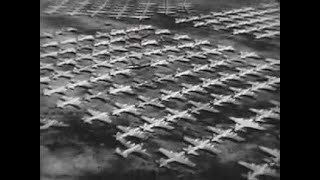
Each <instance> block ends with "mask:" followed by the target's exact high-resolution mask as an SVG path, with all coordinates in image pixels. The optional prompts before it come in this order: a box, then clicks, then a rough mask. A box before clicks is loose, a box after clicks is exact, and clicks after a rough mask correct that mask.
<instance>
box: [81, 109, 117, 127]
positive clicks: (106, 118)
mask: <svg viewBox="0 0 320 180" xmlns="http://www.w3.org/2000/svg"><path fill="white" fill-rule="evenodd" d="M88 113H89V114H90V115H91V116H88V117H84V118H83V121H84V122H85V123H88V124H92V121H94V120H97V121H102V122H105V123H108V124H110V123H112V120H111V119H110V115H109V113H108V112H100V111H95V110H92V109H88Z"/></svg>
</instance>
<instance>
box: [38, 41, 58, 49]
mask: <svg viewBox="0 0 320 180" xmlns="http://www.w3.org/2000/svg"><path fill="white" fill-rule="evenodd" d="M40 47H42V48H49V47H59V42H56V41H52V42H48V43H46V44H42V45H40Z"/></svg>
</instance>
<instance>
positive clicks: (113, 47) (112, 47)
mask: <svg viewBox="0 0 320 180" xmlns="http://www.w3.org/2000/svg"><path fill="white" fill-rule="evenodd" d="M109 51H110V52H115V51H119V52H123V53H124V52H128V49H126V48H125V47H123V46H116V45H110V46H109Z"/></svg>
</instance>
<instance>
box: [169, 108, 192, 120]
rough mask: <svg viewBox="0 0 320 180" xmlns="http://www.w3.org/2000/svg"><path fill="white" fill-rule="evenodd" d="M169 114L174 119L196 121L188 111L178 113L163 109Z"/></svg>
mask: <svg viewBox="0 0 320 180" xmlns="http://www.w3.org/2000/svg"><path fill="white" fill-rule="evenodd" d="M165 110H166V111H167V112H168V113H169V114H171V115H173V117H174V119H186V120H190V121H197V119H196V118H195V117H193V115H192V114H191V113H190V111H188V110H185V111H178V110H174V109H170V108H166V109H165Z"/></svg>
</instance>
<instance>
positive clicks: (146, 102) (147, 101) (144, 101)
mask: <svg viewBox="0 0 320 180" xmlns="http://www.w3.org/2000/svg"><path fill="white" fill-rule="evenodd" d="M137 98H138V100H139V101H141V103H140V104H138V105H137V106H138V107H145V106H153V107H156V108H160V109H162V108H165V107H166V106H165V105H163V104H162V102H161V101H160V100H159V98H154V99H151V98H148V97H145V96H142V95H138V97H137Z"/></svg>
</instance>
